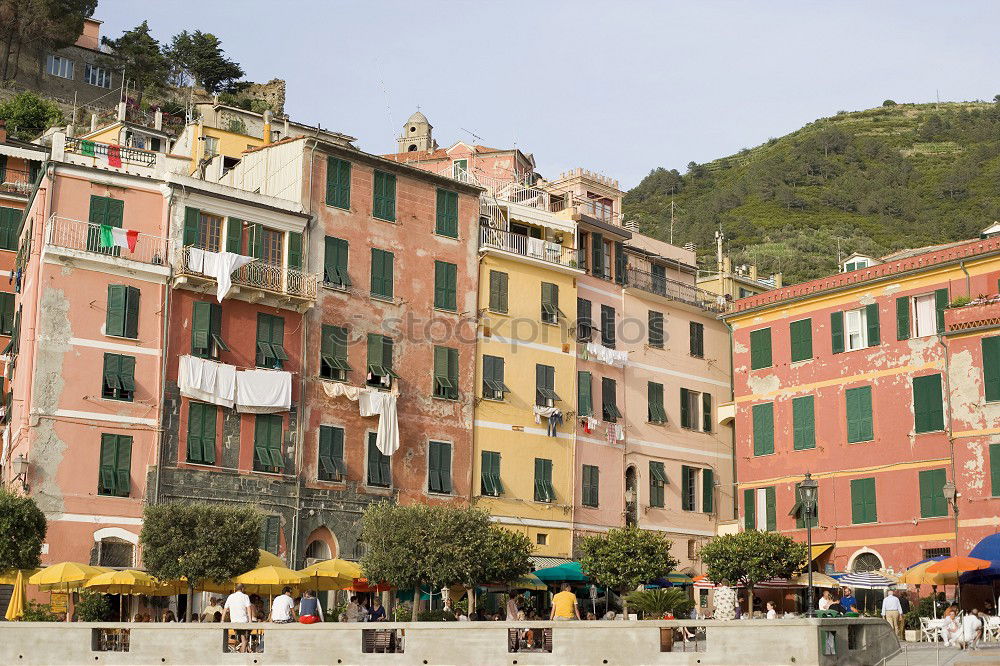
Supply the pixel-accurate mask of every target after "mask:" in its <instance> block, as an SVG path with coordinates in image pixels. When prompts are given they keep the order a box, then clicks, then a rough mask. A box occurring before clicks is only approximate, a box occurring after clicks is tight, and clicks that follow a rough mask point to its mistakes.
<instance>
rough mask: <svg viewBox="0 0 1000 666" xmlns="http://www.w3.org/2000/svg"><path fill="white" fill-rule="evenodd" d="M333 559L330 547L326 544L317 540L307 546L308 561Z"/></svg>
mask: <svg viewBox="0 0 1000 666" xmlns="http://www.w3.org/2000/svg"><path fill="white" fill-rule="evenodd" d="M329 559H333V553H331V552H330V546H329V545H327V544H326V543H325V542H323V541H320V540H319V539H316V540H314V541H310V542H309V545H307V546H306V560H315V561H319V560H329Z"/></svg>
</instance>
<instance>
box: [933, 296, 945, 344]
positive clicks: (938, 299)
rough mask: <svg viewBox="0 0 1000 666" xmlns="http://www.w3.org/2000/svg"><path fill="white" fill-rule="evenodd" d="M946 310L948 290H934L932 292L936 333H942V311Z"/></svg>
mask: <svg viewBox="0 0 1000 666" xmlns="http://www.w3.org/2000/svg"><path fill="white" fill-rule="evenodd" d="M947 309H948V290H947V289H936V290H935V291H934V313H935V315H936V321H937V333H938V335H941V334H942V333H944V311H945V310H947Z"/></svg>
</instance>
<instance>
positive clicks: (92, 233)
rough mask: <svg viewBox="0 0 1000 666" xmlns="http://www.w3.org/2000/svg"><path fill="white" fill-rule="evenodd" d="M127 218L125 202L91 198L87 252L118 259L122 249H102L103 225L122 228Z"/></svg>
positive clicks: (97, 197) (106, 198) (107, 198)
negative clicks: (123, 220)
mask: <svg viewBox="0 0 1000 666" xmlns="http://www.w3.org/2000/svg"><path fill="white" fill-rule="evenodd" d="M124 216H125V202H124V201H122V200H121V199H112V198H111V197H99V196H97V195H94V194H92V195H91V196H90V217H89V218H88V221H89V222H90V226H88V227H87V251H89V252H98V253H100V254H109V255H111V256H113V257H117V256H118V255H119V254H120V250H121V248H119V247H117V246H115V247H101V225H104V226H109V227H117V228H119V229H120V228H121V226H122V219H123V218H124Z"/></svg>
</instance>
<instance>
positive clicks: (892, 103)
mask: <svg viewBox="0 0 1000 666" xmlns="http://www.w3.org/2000/svg"><path fill="white" fill-rule="evenodd" d="M882 106H896V103H895V102H894V101H892V100H891V99H887V100H885V101H884V102H882Z"/></svg>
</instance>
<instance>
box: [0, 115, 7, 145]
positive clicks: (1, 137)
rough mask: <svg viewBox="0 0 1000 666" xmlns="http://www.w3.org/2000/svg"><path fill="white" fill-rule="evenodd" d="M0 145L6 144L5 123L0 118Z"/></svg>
mask: <svg viewBox="0 0 1000 666" xmlns="http://www.w3.org/2000/svg"><path fill="white" fill-rule="evenodd" d="M0 143H7V121H6V120H4V119H3V118H0Z"/></svg>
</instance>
